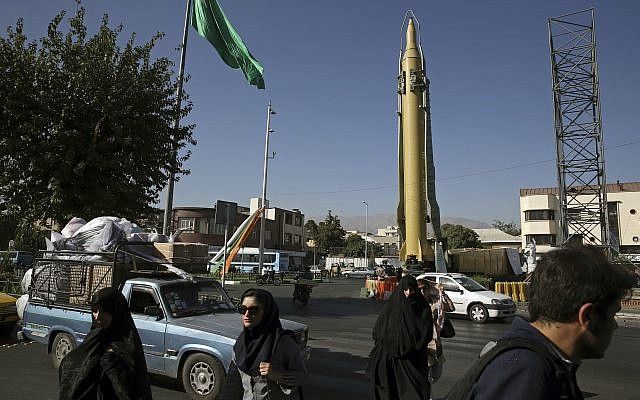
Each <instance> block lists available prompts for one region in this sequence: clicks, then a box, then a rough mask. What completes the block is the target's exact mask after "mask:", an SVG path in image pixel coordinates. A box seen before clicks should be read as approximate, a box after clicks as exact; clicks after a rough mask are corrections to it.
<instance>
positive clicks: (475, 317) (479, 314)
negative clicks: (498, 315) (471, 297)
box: [469, 304, 489, 324]
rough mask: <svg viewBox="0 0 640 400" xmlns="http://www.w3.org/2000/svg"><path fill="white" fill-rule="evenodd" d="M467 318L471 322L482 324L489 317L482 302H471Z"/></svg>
mask: <svg viewBox="0 0 640 400" xmlns="http://www.w3.org/2000/svg"><path fill="white" fill-rule="evenodd" d="M469 319H471V320H472V321H473V322H477V323H479V324H483V323H485V322H486V321H487V319H489V312H488V311H487V307H485V306H483V305H482V304H473V305H472V306H471V307H469Z"/></svg>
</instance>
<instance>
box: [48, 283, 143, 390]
mask: <svg viewBox="0 0 640 400" xmlns="http://www.w3.org/2000/svg"><path fill="white" fill-rule="evenodd" d="M91 312H92V315H93V324H92V325H91V332H89V334H88V335H87V336H86V338H85V339H84V341H83V342H82V344H81V345H80V346H78V348H77V349H75V350H73V351H72V352H70V353H69V354H67V355H66V356H65V358H64V359H63V360H62V363H61V364H60V371H59V373H60V376H59V378H60V396H59V399H60V400H85V399H87V400H89V399H91V400H93V399H114V400H115V399H117V400H129V399H131V400H148V399H151V389H150V387H149V381H148V378H147V365H146V363H145V360H144V353H143V352H142V342H141V341H140V336H138V331H137V330H136V327H135V325H134V324H133V318H131V313H130V312H129V307H128V305H127V300H126V299H125V297H124V296H123V295H122V293H120V292H119V291H118V290H117V289H115V288H105V289H102V290H100V291H98V292H97V293H95V294H94V295H93V297H92V299H91Z"/></svg>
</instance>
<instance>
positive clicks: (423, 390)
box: [367, 275, 433, 400]
mask: <svg viewBox="0 0 640 400" xmlns="http://www.w3.org/2000/svg"><path fill="white" fill-rule="evenodd" d="M432 334H433V318H432V314H431V307H429V304H427V302H426V300H425V298H424V297H423V296H422V295H421V294H420V292H419V289H418V282H417V281H416V279H415V278H414V277H413V276H410V275H407V276H404V277H402V279H401V280H400V282H399V284H398V286H397V288H396V290H395V291H394V292H393V294H392V295H391V297H390V298H389V301H388V302H387V304H386V305H385V306H384V308H383V309H382V312H381V313H380V316H379V317H378V320H377V321H376V324H375V326H374V328H373V340H374V342H375V343H374V347H373V350H371V353H370V355H369V364H368V366H367V372H368V373H369V376H370V378H371V382H372V384H373V398H374V399H376V400H427V399H429V395H430V388H431V385H430V383H429V380H428V379H427V376H428V358H427V351H426V349H427V344H428V343H429V342H430V341H431V339H432Z"/></svg>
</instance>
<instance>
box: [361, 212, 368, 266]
mask: <svg viewBox="0 0 640 400" xmlns="http://www.w3.org/2000/svg"><path fill="white" fill-rule="evenodd" d="M362 204H364V265H365V267H369V259H368V257H367V242H368V241H369V204H368V203H367V202H366V201H364V200H363V201H362Z"/></svg>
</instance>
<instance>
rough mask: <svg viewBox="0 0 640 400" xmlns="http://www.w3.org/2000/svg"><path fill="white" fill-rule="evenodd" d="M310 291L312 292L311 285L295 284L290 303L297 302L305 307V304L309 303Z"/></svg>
mask: <svg viewBox="0 0 640 400" xmlns="http://www.w3.org/2000/svg"><path fill="white" fill-rule="evenodd" d="M312 290H313V285H310V284H307V283H298V282H296V285H295V287H294V289H293V300H292V301H293V302H294V303H295V302H296V300H297V301H299V302H300V303H302V305H303V306H306V305H307V303H308V302H309V299H310V298H311V291H312Z"/></svg>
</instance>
